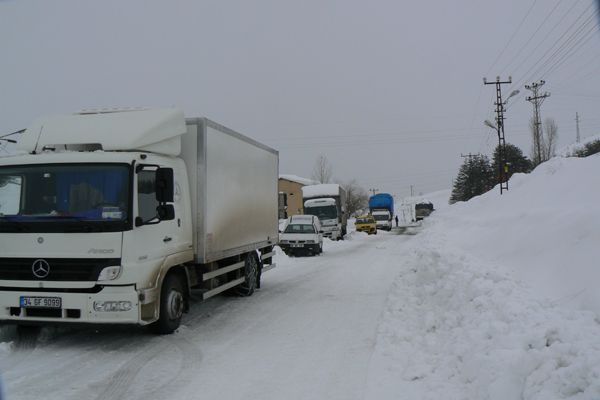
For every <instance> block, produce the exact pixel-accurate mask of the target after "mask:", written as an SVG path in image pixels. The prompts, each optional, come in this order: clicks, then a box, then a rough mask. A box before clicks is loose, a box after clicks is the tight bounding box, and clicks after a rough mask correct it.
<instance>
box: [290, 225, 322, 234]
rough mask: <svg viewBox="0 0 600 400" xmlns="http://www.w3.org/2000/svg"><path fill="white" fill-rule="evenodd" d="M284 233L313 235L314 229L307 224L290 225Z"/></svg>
mask: <svg viewBox="0 0 600 400" xmlns="http://www.w3.org/2000/svg"><path fill="white" fill-rule="evenodd" d="M284 233H315V227H314V226H312V225H307V224H290V225H288V226H287V227H286V228H285V231H284Z"/></svg>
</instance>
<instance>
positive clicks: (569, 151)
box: [556, 135, 600, 157]
mask: <svg viewBox="0 0 600 400" xmlns="http://www.w3.org/2000/svg"><path fill="white" fill-rule="evenodd" d="M596 140H600V135H594V136H589V137H586V138H583V139H582V140H581V142H580V143H572V144H570V145H568V146H565V147H563V148H561V149H559V150H558V151H557V152H556V155H557V156H559V157H571V156H572V155H573V154H574V153H575V152H576V151H577V150H581V149H583V147H584V146H585V145H586V144H587V143H591V142H595V141H596Z"/></svg>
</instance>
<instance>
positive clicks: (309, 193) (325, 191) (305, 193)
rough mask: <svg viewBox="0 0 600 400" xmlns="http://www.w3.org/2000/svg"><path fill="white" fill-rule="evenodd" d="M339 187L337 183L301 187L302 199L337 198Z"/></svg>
mask: <svg viewBox="0 0 600 400" xmlns="http://www.w3.org/2000/svg"><path fill="white" fill-rule="evenodd" d="M339 194H340V185H338V184H337V183H323V184H320V185H310V186H303V187H302V197H305V198H309V197H325V196H339Z"/></svg>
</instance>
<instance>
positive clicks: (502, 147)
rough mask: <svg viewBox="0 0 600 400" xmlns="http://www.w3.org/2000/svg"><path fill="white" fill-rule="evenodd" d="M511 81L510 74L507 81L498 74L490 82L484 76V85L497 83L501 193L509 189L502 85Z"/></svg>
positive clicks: (497, 129) (497, 128)
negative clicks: (502, 79)
mask: <svg viewBox="0 0 600 400" xmlns="http://www.w3.org/2000/svg"><path fill="white" fill-rule="evenodd" d="M511 83H512V78H511V77H510V76H509V77H508V80H507V81H501V80H500V77H499V76H498V77H496V81H495V82H488V81H487V79H486V78H483V84H484V85H496V102H494V105H495V106H496V131H497V132H498V153H499V154H498V180H499V181H500V194H502V191H503V190H508V179H507V172H508V171H507V170H508V164H507V163H506V140H505V139H504V111H506V110H505V109H504V105H505V103H503V102H502V85H509V84H511ZM513 93H514V92H513ZM511 96H512V93H511ZM511 96H509V97H511Z"/></svg>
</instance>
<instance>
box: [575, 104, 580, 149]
mask: <svg viewBox="0 0 600 400" xmlns="http://www.w3.org/2000/svg"><path fill="white" fill-rule="evenodd" d="M575 123H576V124H577V136H575V141H576V142H577V143H579V142H580V141H581V136H579V113H577V112H576V113H575Z"/></svg>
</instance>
